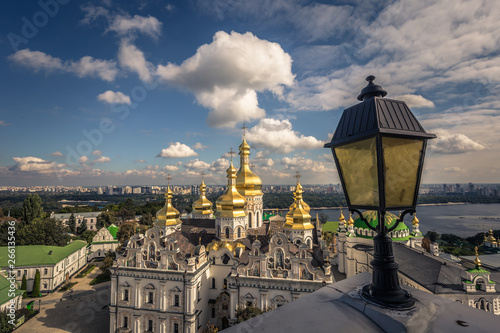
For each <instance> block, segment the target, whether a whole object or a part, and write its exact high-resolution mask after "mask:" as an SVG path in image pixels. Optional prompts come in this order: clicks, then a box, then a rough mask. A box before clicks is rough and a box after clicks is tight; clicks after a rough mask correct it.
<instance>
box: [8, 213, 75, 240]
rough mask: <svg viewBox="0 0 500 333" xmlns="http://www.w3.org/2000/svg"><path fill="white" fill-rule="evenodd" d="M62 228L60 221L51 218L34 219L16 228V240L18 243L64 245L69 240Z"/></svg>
mask: <svg viewBox="0 0 500 333" xmlns="http://www.w3.org/2000/svg"><path fill="white" fill-rule="evenodd" d="M64 229H65V228H64V226H63V225H62V222H61V221H57V220H55V219H52V218H45V219H36V220H34V221H33V222H32V223H31V224H29V225H24V226H22V227H20V228H19V229H18V231H17V233H16V241H17V243H18V244H19V245H56V246H64V245H66V244H67V243H68V240H69V236H68V235H67V234H66V232H65V230H64Z"/></svg>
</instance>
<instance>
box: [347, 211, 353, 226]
mask: <svg viewBox="0 0 500 333" xmlns="http://www.w3.org/2000/svg"><path fill="white" fill-rule="evenodd" d="M347 225H354V220H353V218H352V214H351V213H349V220H348V221H347Z"/></svg>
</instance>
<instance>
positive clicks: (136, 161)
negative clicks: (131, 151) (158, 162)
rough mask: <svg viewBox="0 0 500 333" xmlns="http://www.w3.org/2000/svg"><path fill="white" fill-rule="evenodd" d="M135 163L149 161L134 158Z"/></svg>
mask: <svg viewBox="0 0 500 333" xmlns="http://www.w3.org/2000/svg"><path fill="white" fill-rule="evenodd" d="M134 163H147V162H146V161H145V160H134Z"/></svg>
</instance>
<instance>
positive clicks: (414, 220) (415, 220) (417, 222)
mask: <svg viewBox="0 0 500 333" xmlns="http://www.w3.org/2000/svg"><path fill="white" fill-rule="evenodd" d="M411 223H413V225H418V224H419V223H420V221H419V220H418V218H417V213H415V215H413V220H411Z"/></svg>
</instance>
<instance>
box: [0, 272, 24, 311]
mask: <svg viewBox="0 0 500 333" xmlns="http://www.w3.org/2000/svg"><path fill="white" fill-rule="evenodd" d="M16 287H17V285H16ZM9 288H10V281H9V280H7V279H6V278H5V277H4V276H3V275H2V274H0V305H2V304H5V303H6V302H8V301H9V300H10V299H11V298H10V297H9ZM23 292H24V290H19V289H17V288H16V290H15V295H16V296H19V295H21V294H22V293H23Z"/></svg>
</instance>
